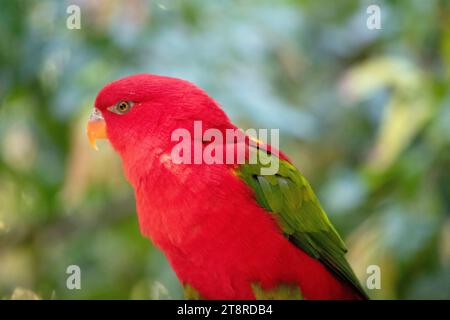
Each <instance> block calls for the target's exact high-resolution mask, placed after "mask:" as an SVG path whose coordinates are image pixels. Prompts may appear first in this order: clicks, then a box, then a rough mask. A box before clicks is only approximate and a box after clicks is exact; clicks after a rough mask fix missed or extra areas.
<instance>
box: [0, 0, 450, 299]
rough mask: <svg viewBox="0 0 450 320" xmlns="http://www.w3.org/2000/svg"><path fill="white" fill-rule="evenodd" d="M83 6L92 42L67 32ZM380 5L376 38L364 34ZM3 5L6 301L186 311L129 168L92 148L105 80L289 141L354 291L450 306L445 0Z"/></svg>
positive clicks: (1, 279)
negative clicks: (144, 223)
mask: <svg viewBox="0 0 450 320" xmlns="http://www.w3.org/2000/svg"><path fill="white" fill-rule="evenodd" d="M73 3H75V4H78V5H79V6H80V8H81V26H82V28H81V30H69V29H68V28H66V19H67V17H68V14H67V13H66V9H67V6H68V5H70V4H73ZM373 3H375V4H378V5H379V6H380V8H381V14H382V29H381V30H368V29H367V28H366V19H367V17H368V15H367V13H366V8H367V6H368V5H369V4H373ZM0 8H1V10H0V68H1V69H0V70H1V73H0V98H1V102H0V103H1V105H0V297H2V298H10V297H13V298H17V297H31V298H35V297H40V298H44V299H50V298H57V299H77V298H124V299H128V298H133V299H140V298H143V299H149V298H154V299H164V298H180V297H181V287H180V285H179V284H178V282H177V280H176V277H175V275H174V273H173V272H172V270H171V269H170V267H169V265H168V263H167V261H166V260H165V258H164V256H163V255H162V253H160V252H159V251H158V250H156V249H154V248H153V247H152V245H151V243H150V242H149V241H148V240H147V239H144V238H143V237H141V235H140V233H139V226H138V223H137V219H136V215H135V207H134V199H133V192H132V190H131V187H130V186H129V185H128V184H127V183H126V181H125V180H124V178H123V175H122V171H121V168H120V163H119V160H118V158H117V156H116V155H114V153H113V152H112V150H111V148H110V147H109V145H108V144H102V145H101V148H100V151H99V152H97V153H95V152H94V151H92V150H91V149H89V146H88V143H87V141H86V138H85V134H84V124H85V121H86V119H87V117H88V114H89V112H90V107H91V106H92V103H93V100H94V98H95V95H96V93H97V91H98V90H99V89H100V88H101V87H102V86H103V85H104V84H105V83H107V82H109V81H111V80H113V79H116V78H118V77H121V76H124V75H128V74H133V73H142V72H151V73H160V74H164V75H171V76H177V77H181V78H185V79H188V80H191V81H193V82H195V83H197V84H198V85H200V86H201V87H203V88H204V89H206V90H207V91H208V92H209V93H210V95H211V96H213V97H214V98H216V99H217V100H218V101H219V102H220V103H221V104H222V105H223V108H224V109H225V110H226V112H227V113H228V114H229V115H230V117H231V118H232V119H233V121H235V122H236V123H237V124H238V125H240V126H241V127H243V128H248V127H253V128H260V127H263V128H280V133H281V146H282V148H283V149H284V151H285V152H286V153H287V154H288V155H289V156H290V157H291V159H293V161H294V162H295V163H296V165H297V166H298V167H299V168H300V169H301V170H302V171H303V173H304V174H305V175H306V176H307V177H308V178H309V180H310V181H311V183H312V185H313V187H314V188H315V190H316V191H317V193H318V195H319V198H320V199H321V201H322V204H323V206H324V207H325V209H326V211H327V212H328V214H329V216H330V218H331V220H332V221H333V222H334V224H335V225H336V227H337V229H338V230H339V231H340V232H341V233H342V234H343V236H344V238H346V241H347V243H348V246H349V249H350V250H349V251H350V252H349V255H348V256H349V259H350V262H351V264H352V265H353V266H354V268H355V271H356V272H357V274H358V276H359V278H360V279H361V280H362V281H363V282H365V279H366V278H367V274H366V268H367V266H368V265H372V264H376V265H379V266H380V267H381V272H382V287H381V289H380V290H371V291H369V294H370V295H371V296H372V297H374V298H386V299H404V298H424V299H427V298H446V299H449V298H450V215H449V212H450V170H449V169H450V148H449V147H450V88H449V79H450V10H449V9H450V2H449V1H438V0H430V1H422V0H415V1H379V0H377V1H370V2H368V1H350V0H348V1H324V0H322V1H306V0H298V1H295V0H291V1H278V2H275V1H268V0H258V1H256V0H251V1H243V0H242V1H201V0H190V1H176V0H173V1H169V0H166V1H162V0H161V1H151V2H150V1H139V0H134V1H127V2H125V1H106V0H99V1H88V0H84V1H81V0H80V1H56V0H54V1H45V0H44V1H31V0H30V1H25V0H22V1H6V0H2V1H0ZM71 264H76V265H79V266H80V267H81V270H82V289H81V290H68V289H67V288H66V278H67V276H68V275H67V274H66V268H67V266H69V265H71ZM29 290H30V291H29ZM36 295H37V296H36Z"/></svg>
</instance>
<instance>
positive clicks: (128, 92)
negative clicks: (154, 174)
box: [87, 74, 234, 157]
mask: <svg viewBox="0 0 450 320" xmlns="http://www.w3.org/2000/svg"><path fill="white" fill-rule="evenodd" d="M193 121H202V122H203V125H204V129H207V128H208V127H214V128H218V129H219V130H220V129H225V128H233V127H234V126H233V125H232V124H231V122H230V121H229V119H228V117H227V116H226V114H225V113H224V112H223V111H222V109H221V108H220V107H219V105H218V104H217V103H216V102H215V101H214V100H213V99H212V98H211V97H209V96H208V95H207V94H206V92H205V91H203V90H202V89H200V88H199V87H197V86H195V85H194V84H192V83H190V82H188V81H185V80H181V79H177V78H172V77H165V76H159V75H152V74H138V75H133V76H128V77H125V78H122V79H119V80H116V81H113V82H111V83H109V84H107V85H106V86H105V87H103V89H101V90H100V92H99V94H98V95H97V97H96V99H95V104H94V110H93V112H92V114H91V117H90V119H89V122H88V125H87V135H88V138H89V141H90V143H91V145H92V146H93V147H94V148H97V146H96V140H97V139H108V140H109V141H110V143H111V144H112V146H113V147H114V149H115V150H116V151H117V152H118V153H119V154H120V155H121V156H122V157H130V156H132V155H133V156H136V155H137V154H146V153H148V152H151V151H152V150H165V148H168V147H169V146H170V142H171V141H170V135H171V132H172V131H173V130H175V129H177V128H186V129H188V130H189V129H190V128H191V127H192V123H193Z"/></svg>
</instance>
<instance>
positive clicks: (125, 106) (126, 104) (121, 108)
mask: <svg viewBox="0 0 450 320" xmlns="http://www.w3.org/2000/svg"><path fill="white" fill-rule="evenodd" d="M132 106H133V103H132V102H130V101H119V102H118V103H117V104H116V105H114V106H112V107H109V108H108V110H109V111H111V112H114V113H117V114H125V113H127V112H129V111H130V110H131V107H132Z"/></svg>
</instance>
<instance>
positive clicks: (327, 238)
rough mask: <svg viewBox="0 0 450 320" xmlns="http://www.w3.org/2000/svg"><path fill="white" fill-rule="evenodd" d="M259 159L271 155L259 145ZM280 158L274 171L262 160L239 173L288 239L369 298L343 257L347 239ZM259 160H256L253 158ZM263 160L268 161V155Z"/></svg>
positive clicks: (305, 183) (297, 173) (303, 181)
mask: <svg viewBox="0 0 450 320" xmlns="http://www.w3.org/2000/svg"><path fill="white" fill-rule="evenodd" d="M257 152H258V155H259V157H258V159H260V157H268V156H272V157H274V155H270V153H269V154H267V153H266V151H264V150H261V149H259V148H258V151H257ZM278 160H279V170H278V172H277V173H276V174H274V175H261V168H263V167H264V165H262V164H261V163H260V162H259V163H256V164H250V163H246V164H243V165H240V166H239V167H238V168H237V169H236V173H237V174H238V175H239V176H240V177H241V178H242V179H243V180H244V181H245V182H246V183H247V184H248V185H249V186H250V187H251V188H252V189H253V190H254V192H255V196H256V200H257V202H258V203H259V204H260V205H261V206H262V207H264V208H265V209H267V210H268V211H271V212H272V213H273V215H274V217H275V219H276V221H277V222H278V224H279V226H280V228H281V229H282V230H283V232H284V234H285V235H286V237H288V239H289V240H290V241H291V242H292V243H294V244H295V245H296V246H297V247H299V248H301V249H302V250H304V251H305V252H306V253H308V254H309V255H310V256H311V257H314V258H316V259H318V260H320V261H321V262H322V263H324V264H325V265H326V266H327V267H328V268H329V269H330V270H332V271H333V272H334V273H335V274H336V275H338V276H339V277H340V278H341V279H343V280H344V281H346V282H348V283H350V284H351V285H352V286H353V287H354V288H355V289H356V290H357V291H358V292H359V293H360V294H361V296H363V297H365V298H367V295H366V293H365V292H364V290H363V289H362V287H361V285H360V283H359V281H358V279H357V278H356V276H355V274H354V273H353V270H352V268H351V267H350V265H349V263H348V262H347V260H346V259H345V257H344V254H345V253H346V252H347V248H346V247H345V244H344V242H343V241H342V239H341V237H340V236H339V234H338V233H337V231H336V229H334V227H333V225H332V224H331V223H330V221H329V220H328V217H327V216H326V214H325V212H324V211H323V209H322V207H321V206H320V204H319V201H318V199H317V197H316V196H315V194H314V192H313V190H312V188H311V186H310V185H309V183H308V181H307V180H306V179H305V177H303V175H302V174H301V173H300V171H299V170H298V169H297V168H295V167H294V166H293V165H292V164H290V163H289V162H288V161H285V160H282V159H278ZM254 162H257V161H254ZM264 163H268V162H267V159H266V160H265V161H264Z"/></svg>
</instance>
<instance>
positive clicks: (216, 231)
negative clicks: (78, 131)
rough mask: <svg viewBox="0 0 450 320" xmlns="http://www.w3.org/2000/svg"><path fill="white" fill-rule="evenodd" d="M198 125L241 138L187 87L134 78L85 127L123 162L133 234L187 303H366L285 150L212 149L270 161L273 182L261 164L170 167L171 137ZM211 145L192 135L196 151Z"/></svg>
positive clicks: (103, 96)
mask: <svg viewBox="0 0 450 320" xmlns="http://www.w3.org/2000/svg"><path fill="white" fill-rule="evenodd" d="M195 121H201V123H202V129H201V130H202V133H204V132H205V131H206V130H208V129H216V130H218V131H219V132H221V133H223V136H225V135H226V131H227V130H230V129H231V130H238V129H237V127H236V126H235V125H233V124H232V123H231V121H230V120H229V118H228V117H227V115H226V114H225V113H224V111H223V110H222V109H221V108H220V106H219V104H218V103H217V102H216V101H215V100H214V99H212V98H211V97H209V96H208V94H207V93H206V92H205V91H203V90H202V89H200V88H199V87H197V86H195V85H194V84H192V83H190V82H188V81H185V80H182V79H177V78H171V77H165V76H158V75H152V74H139V75H133V76H129V77H126V78H123V79H119V80H116V81H113V82H111V83H110V84H108V85H106V86H105V87H104V88H103V89H102V90H101V91H100V92H99V94H98V95H97V97H96V99H95V105H94V111H93V114H92V115H91V118H90V120H89V122H88V127H87V134H88V136H89V139H90V141H91V143H92V144H93V145H94V146H95V140H96V139H100V138H107V139H108V140H109V141H110V143H111V144H112V146H113V148H114V149H115V150H116V151H117V153H118V154H119V155H120V157H121V160H122V164H123V168H124V172H125V176H126V177H127V180H128V181H129V182H130V183H131V185H132V186H133V188H134V191H135V197H136V208H137V213H138V220H139V225H140V229H141V232H142V234H143V235H144V236H146V237H149V238H150V239H151V240H152V241H153V243H154V244H155V245H156V246H158V247H159V248H160V249H161V250H162V251H163V252H164V254H165V255H166V257H167V259H168V261H169V263H170V264H171V266H172V267H173V269H174V271H175V273H176V274H177V277H178V278H179V280H180V282H181V283H182V285H183V286H184V289H185V297H186V298H188V299H366V298H367V295H366V294H365V292H364V290H363V289H362V287H361V285H360V283H359V281H358V279H357V278H356V276H355V275H354V273H353V271H352V268H351V267H350V265H349V263H348V262H347V260H346V259H345V257H344V254H345V252H346V248H345V245H344V242H343V241H342V239H341V238H340V236H339V235H338V233H337V232H336V230H335V229H334V227H333V226H332V225H331V223H330V222H329V220H328V218H327V216H326V214H325V212H324V211H323V209H322V208H321V206H320V204H319V201H318V200H317V198H316V196H315V194H314V192H313V190H312V188H311V186H310V184H309V183H308V181H307V180H306V179H305V178H304V177H303V175H302V174H301V173H300V171H299V170H298V169H297V168H296V167H294V166H293V165H292V163H291V162H290V161H289V160H288V159H287V158H286V156H285V155H283V154H282V153H281V152H278V151H277V150H276V149H275V148H273V149H272V148H271V147H270V146H269V145H266V144H263V143H260V142H255V141H254V140H253V139H251V138H248V137H246V138H245V139H244V142H242V141H238V140H237V139H233V141H232V142H231V143H230V142H229V141H227V142H223V144H221V145H219V147H220V148H223V152H227V151H230V149H233V150H236V148H237V147H239V144H242V143H243V144H244V145H245V149H246V150H247V151H248V150H250V149H251V150H257V152H258V153H264V154H265V155H266V156H272V157H273V156H276V157H277V158H276V159H277V160H278V161H279V168H278V171H277V172H276V173H274V174H271V175H263V174H261V168H263V167H264V165H263V164H261V163H260V162H257V163H247V162H245V163H237V161H231V163H228V161H227V162H226V163H205V162H202V163H188V162H186V163H179V162H176V161H173V159H172V155H173V154H172V151H173V148H174V146H175V145H176V144H177V143H178V142H179V141H173V137H172V134H173V132H175V131H176V130H177V129H180V128H181V129H185V130H187V131H188V132H193V130H194V129H193V128H194V122H195ZM210 140H212V139H210ZM210 140H209V141H208V139H203V138H201V139H198V138H195V134H194V138H193V139H192V141H191V142H192V143H193V146H194V152H195V148H196V147H200V148H201V150H204V149H205V148H207V147H208V145H209V144H210V143H212V141H210ZM274 150H275V151H276V152H274ZM216 152H217V149H216ZM187 156H189V154H187ZM247 158H248V157H247ZM247 158H246V159H247ZM233 160H236V159H235V158H233Z"/></svg>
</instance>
